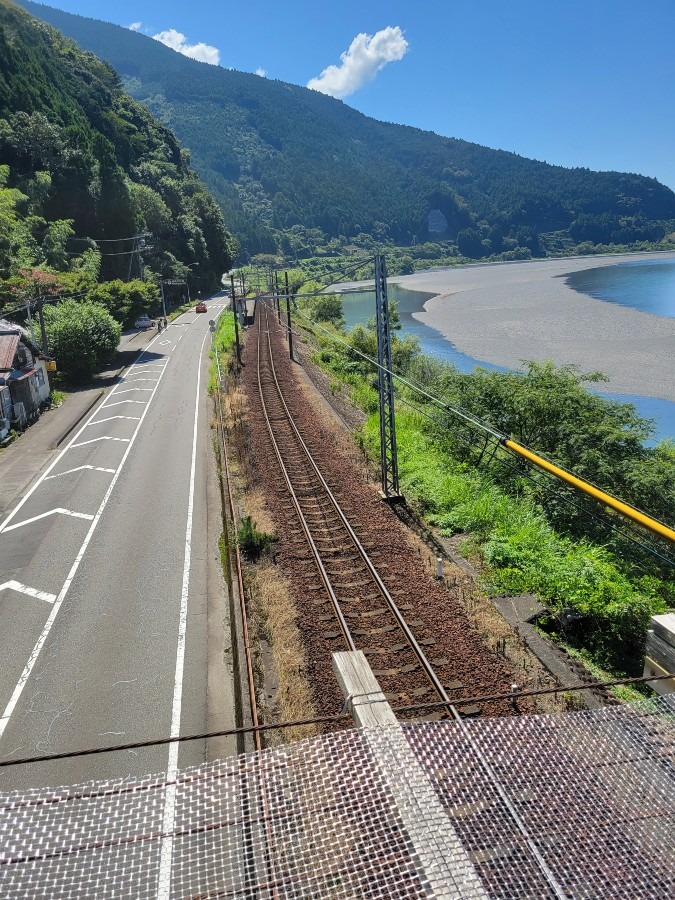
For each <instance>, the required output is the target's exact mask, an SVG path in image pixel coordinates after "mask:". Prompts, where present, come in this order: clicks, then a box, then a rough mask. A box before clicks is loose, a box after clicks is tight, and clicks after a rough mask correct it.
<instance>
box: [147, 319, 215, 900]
mask: <svg viewBox="0 0 675 900" xmlns="http://www.w3.org/2000/svg"><path fill="white" fill-rule="evenodd" d="M208 334H209V333H208V332H207V333H206V334H205V335H204V339H203V340H202V345H201V347H200V348H199V356H198V357H197V359H198V364H197V395H196V398H195V421H194V426H193V429H192V461H191V463H190V492H189V496H188V512H187V523H186V526H185V559H184V562H183V587H182V590H181V599H180V614H179V620H178V645H177V648H176V675H175V678H174V686H173V708H172V711H171V737H178V735H179V734H180V717H181V706H182V702H183V672H184V668H185V637H186V633H187V613H188V594H189V588H190V563H191V558H192V514H193V509H194V496H195V472H196V468H197V425H198V422H199V387H200V384H201V362H202V354H203V352H204V344H205V343H206V338H207V337H208ZM177 773H178V743H177V742H176V743H174V744H171V745H170V746H169V762H168V765H167V771H166V780H167V782H168V784H167V786H166V790H165V795H164V817H163V819H162V834H163V835H164V837H163V838H162V850H161V857H160V864H159V879H158V889H157V898H158V900H168V898H169V896H170V893H171V861H172V857H173V834H172V832H173V830H174V823H175V818H176V784H175V782H176V775H177ZM171 782H173V784H172V783H171Z"/></svg>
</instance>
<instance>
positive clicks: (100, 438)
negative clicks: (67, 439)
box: [70, 422, 130, 450]
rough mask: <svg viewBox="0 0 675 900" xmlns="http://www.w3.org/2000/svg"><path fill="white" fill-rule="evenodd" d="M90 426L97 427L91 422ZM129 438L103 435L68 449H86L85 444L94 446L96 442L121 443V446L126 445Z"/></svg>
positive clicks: (96, 423)
mask: <svg viewBox="0 0 675 900" xmlns="http://www.w3.org/2000/svg"><path fill="white" fill-rule="evenodd" d="M91 424H92V425H98V422H91ZM129 440H130V438H118V437H110V435H108V434H104V435H102V436H101V437H97V438H92V439H91V440H90V441H80V443H79V444H71V445H70V449H71V450H74V449H75V448H76V447H86V446H87V444H96V443H97V442H98V441H121V442H122V443H123V444H128V443H129Z"/></svg>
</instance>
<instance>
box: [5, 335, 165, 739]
mask: <svg viewBox="0 0 675 900" xmlns="http://www.w3.org/2000/svg"><path fill="white" fill-rule="evenodd" d="M144 352H145V351H144ZM158 387H159V382H157V384H156V385H155V391H156V390H157V388H158ZM153 396H154V394H153ZM150 401H152V397H150ZM149 409H150V402H148V405H147V406H146V408H145V409H144V410H143V415H142V416H141V419H140V421H139V423H138V425H137V426H136V430H135V431H134V435H133V437H132V438H131V441H130V442H129V445H128V446H127V449H126V450H125V451H124V456H123V457H122V462H121V463H120V465H119V468H118V469H117V472H115V474H114V476H113V478H112V481H111V482H110V485H109V486H108V490H107V491H106V493H105V497H104V498H103V500H102V501H101V505H100V506H99V508H98V510H97V512H96V515H95V516H94V517H93V520H92V523H91V525H90V526H89V531H88V532H87V535H86V537H85V539H84V542H83V544H82V546H81V547H80V550H79V553H78V554H77V556H76V557H75V562H74V563H73V565H72V566H71V568H70V572H69V573H68V577H67V578H66V581H65V584H64V585H63V587H62V588H61V592H60V593H59V595H58V597H57V598H56V600H55V601H54V605H53V606H52V611H51V612H50V614H49V618H48V619H47V622H46V623H45V627H44V628H43V629H42V634H41V635H40V637H39V638H38V639H37V642H36V644H35V646H34V647H33V652H32V653H31V655H30V657H29V659H28V662H27V663H26V665H25V667H24V670H23V672H22V673H21V677H20V678H19V680H18V682H17V684H16V687H15V688H14V692H13V693H12V696H11V697H10V699H9V703H8V704H7V706H6V707H5V711H4V713H3V715H2V718H0V740H1V739H2V736H3V734H4V733H5V729H6V728H7V725H8V724H9V720H10V718H11V716H12V713H13V712H14V710H15V709H16V705H17V703H18V702H19V699H20V698H21V694H22V693H23V689H24V688H25V686H26V684H27V682H28V679H29V678H30V674H31V672H32V671H33V667H34V665H35V663H36V662H37V660H38V657H39V656H40V651H41V650H42V648H43V646H44V644H45V641H46V640H47V638H48V637H49V632H50V631H51V630H52V625H53V624H54V622H55V621H56V617H57V616H58V614H59V610H60V609H61V604H62V603H63V601H64V599H65V597H66V595H67V593H68V591H69V590H70V585H71V584H72V583H73V579H74V578H75V575H76V574H77V570H78V569H79V567H80V563H81V562H82V558H83V557H84V554H85V553H86V551H87V547H88V546H89V542H90V541H91V538H92V536H93V534H94V531H95V530H96V526H97V525H98V523H99V520H100V518H101V516H102V515H103V510H104V509H105V508H106V506H107V504H108V500H109V499H110V495H111V494H112V492H113V489H114V487H115V485H116V484H117V479H118V478H119V476H120V474H121V472H122V469H123V468H124V464H125V462H126V461H127V459H128V457H129V454H130V453H131V448H132V447H133V445H134V441H135V440H136V435H137V434H138V432H139V430H140V427H141V425H142V424H143V419H144V418H145V416H146V413H147V412H148V410H149ZM56 461H57V460H55V463H56ZM43 477H44V476H43ZM0 530H2V529H0Z"/></svg>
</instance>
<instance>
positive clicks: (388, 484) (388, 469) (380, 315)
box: [375, 253, 403, 503]
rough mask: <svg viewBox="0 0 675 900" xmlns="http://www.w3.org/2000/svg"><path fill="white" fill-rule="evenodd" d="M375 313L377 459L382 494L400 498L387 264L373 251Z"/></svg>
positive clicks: (386, 496)
mask: <svg viewBox="0 0 675 900" xmlns="http://www.w3.org/2000/svg"><path fill="white" fill-rule="evenodd" d="M375 317H376V320H377V362H378V371H377V376H378V377H377V383H378V392H379V397H380V461H381V468H382V496H383V498H384V499H385V500H388V501H389V502H390V503H395V502H400V501H401V500H402V499H403V498H402V497H401V495H400V493H399V488H398V456H397V451H396V421H395V418H394V377H393V374H392V371H391V336H390V332H389V301H388V299H387V268H386V263H385V261H384V256H382V255H381V254H379V253H377V254H375Z"/></svg>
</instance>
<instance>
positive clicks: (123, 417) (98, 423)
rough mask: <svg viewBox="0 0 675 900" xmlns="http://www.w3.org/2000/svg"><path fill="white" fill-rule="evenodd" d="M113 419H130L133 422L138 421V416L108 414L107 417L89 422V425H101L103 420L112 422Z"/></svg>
mask: <svg viewBox="0 0 675 900" xmlns="http://www.w3.org/2000/svg"><path fill="white" fill-rule="evenodd" d="M113 419H131V420H132V421H134V422H138V420H139V419H140V416H108V417H107V419H96V420H95V421H93V422H89V423H88V424H89V425H103V423H104V422H112V421H113Z"/></svg>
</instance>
